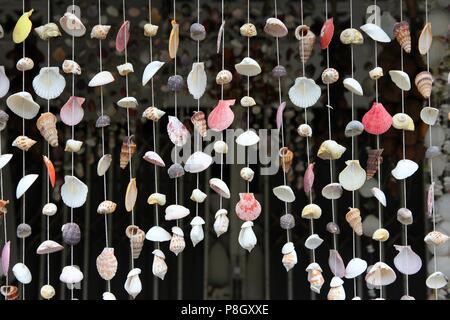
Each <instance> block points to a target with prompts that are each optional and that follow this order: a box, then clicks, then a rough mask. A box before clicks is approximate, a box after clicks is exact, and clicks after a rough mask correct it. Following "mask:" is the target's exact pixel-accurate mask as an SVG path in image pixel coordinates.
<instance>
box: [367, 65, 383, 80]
mask: <svg viewBox="0 0 450 320" xmlns="http://www.w3.org/2000/svg"><path fill="white" fill-rule="evenodd" d="M382 76H384V72H383V68H381V67H375V68H373V69H372V70H370V71H369V77H370V79H372V80H378V79H380V78H381V77H382Z"/></svg>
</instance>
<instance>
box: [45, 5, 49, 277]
mask: <svg viewBox="0 0 450 320" xmlns="http://www.w3.org/2000/svg"><path fill="white" fill-rule="evenodd" d="M47 23H50V0H47ZM47 67H48V68H50V38H48V39H47ZM47 77H48V74H47ZM47 112H50V99H47ZM47 158H48V159H49V160H50V143H49V142H48V141H47ZM49 202H50V175H49V174H47V203H49ZM45 228H46V237H47V240H50V217H49V216H46V219H45ZM46 260H47V284H50V254H49V253H47V257H46Z"/></svg>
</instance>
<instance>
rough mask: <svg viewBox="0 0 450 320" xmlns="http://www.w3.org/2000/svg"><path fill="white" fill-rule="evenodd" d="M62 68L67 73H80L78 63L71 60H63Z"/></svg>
mask: <svg viewBox="0 0 450 320" xmlns="http://www.w3.org/2000/svg"><path fill="white" fill-rule="evenodd" d="M62 69H63V71H64V73H67V74H70V73H71V74H77V75H80V74H81V67H80V65H79V64H78V63H77V62H75V61H73V60H64V62H63V64H62Z"/></svg>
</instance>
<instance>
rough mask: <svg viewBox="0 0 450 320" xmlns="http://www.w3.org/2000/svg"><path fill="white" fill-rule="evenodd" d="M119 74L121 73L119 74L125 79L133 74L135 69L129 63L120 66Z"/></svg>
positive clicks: (118, 67) (118, 68)
mask: <svg viewBox="0 0 450 320" xmlns="http://www.w3.org/2000/svg"><path fill="white" fill-rule="evenodd" d="M117 72H119V74H120V75H121V76H123V77H124V76H126V75H129V74H130V73H133V72H134V68H133V65H132V64H131V63H130V62H127V63H124V64H120V65H118V66H117Z"/></svg>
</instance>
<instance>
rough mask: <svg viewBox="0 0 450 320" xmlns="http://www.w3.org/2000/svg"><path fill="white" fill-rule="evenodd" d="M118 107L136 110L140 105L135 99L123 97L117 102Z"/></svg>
mask: <svg viewBox="0 0 450 320" xmlns="http://www.w3.org/2000/svg"><path fill="white" fill-rule="evenodd" d="M117 105H118V106H119V107H121V108H125V109H136V108H137V106H138V105H139V103H138V101H137V99H136V98H135V97H123V98H122V99H120V100H119V101H117Z"/></svg>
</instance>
